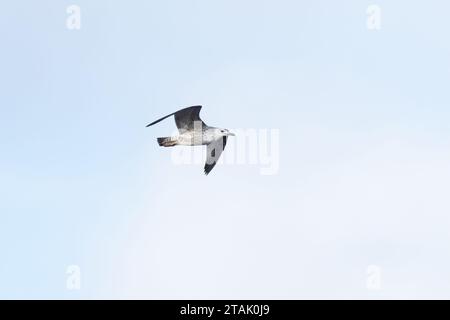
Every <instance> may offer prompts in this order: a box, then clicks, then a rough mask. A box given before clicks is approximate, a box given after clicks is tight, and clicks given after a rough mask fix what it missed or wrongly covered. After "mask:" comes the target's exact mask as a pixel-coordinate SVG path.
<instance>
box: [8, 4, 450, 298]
mask: <svg viewBox="0 0 450 320" xmlns="http://www.w3.org/2000/svg"><path fill="white" fill-rule="evenodd" d="M373 3H374V2H372V1H361V0H359V1H356V0H347V1H331V0H328V1H283V0H282V1H261V0H258V1H253V0H252V1H245V2H243V1H234V0H232V1H230V0H228V1H206V0H205V1H158V2H157V1H133V2H126V1H86V0H84V1H81V0H80V1H56V0H53V1H50V0H46V1H21V0H17V1H10V2H8V3H4V4H2V10H1V12H0V39H1V40H2V49H1V51H0V67H1V69H0V70H1V72H0V85H1V88H2V93H1V94H0V106H1V108H0V122H1V126H0V145H1V147H2V148H1V149H2V151H1V157H0V173H1V179H0V195H1V198H0V199H1V201H0V214H1V223H0V252H1V263H0V297H1V298H355V297H356V298H413V297H423V298H431V297H437V298H444V297H445V298H450V271H449V270H450V257H449V254H450V250H449V244H450V235H449V232H448V230H449V228H450V217H449V213H450V202H449V200H448V190H449V187H450V185H449V181H450V180H449V178H450V165H449V163H450V162H449V161H450V149H449V146H450V128H449V116H450V111H449V110H450V109H449V106H450V93H449V90H448V84H449V83H450V59H449V57H450V41H449V40H448V39H449V38H448V30H450V22H449V19H448V12H449V9H450V5H449V4H448V3H446V2H445V1H437V0H435V1H426V2H423V1H405V0H401V1H395V2H393V1H378V2H375V3H376V4H378V5H380V7H381V9H382V22H381V30H380V31H369V30H368V29H367V28H366V8H367V6H368V5H370V4H373ZM71 4H76V5H79V6H80V8H81V30H79V31H70V30H68V29H67V28H66V17H67V13H66V8H67V6H69V5H71ZM194 104H202V105H203V106H204V109H203V111H202V117H203V118H204V119H205V121H206V122H207V123H208V124H211V125H215V126H222V127H227V128H230V129H232V128H255V129H264V128H266V129H278V130H279V132H280V153H279V156H280V170H279V173H278V174H277V175H273V176H262V175H260V171H259V168H258V167H257V166H254V165H253V166H252V165H244V166H233V165H224V166H217V167H216V168H215V169H214V171H213V172H212V173H211V175H210V176H208V177H205V176H204V175H203V174H202V172H203V170H202V166H201V165H189V166H174V164H173V163H172V162H171V157H170V156H171V153H170V150H168V149H161V148H160V147H158V145H157V143H156V137H158V136H166V135H168V134H170V133H172V132H173V130H174V128H175V126H174V124H173V121H171V120H169V121H166V122H163V123H161V124H159V125H158V126H157V127H152V128H145V125H146V124H147V123H149V122H151V121H153V120H155V119H157V118H159V117H161V116H163V115H165V114H168V113H171V112H173V111H175V110H177V109H178V108H179V107H182V106H189V105H194ZM72 264H75V265H79V266H80V268H81V275H82V278H81V279H82V288H81V290H79V291H69V290H67V289H66V274H65V271H66V267H67V266H68V265H72ZM369 265H378V266H380V268H381V270H382V278H381V279H382V281H381V285H382V287H381V289H380V290H378V291H370V290H368V289H367V288H366V277H367V274H366V269H367V267H368V266H369Z"/></svg>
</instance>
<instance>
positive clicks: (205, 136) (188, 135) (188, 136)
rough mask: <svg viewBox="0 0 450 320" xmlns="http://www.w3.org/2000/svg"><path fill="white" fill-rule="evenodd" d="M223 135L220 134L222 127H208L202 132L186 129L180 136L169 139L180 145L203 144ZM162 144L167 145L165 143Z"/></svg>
mask: <svg viewBox="0 0 450 320" xmlns="http://www.w3.org/2000/svg"><path fill="white" fill-rule="evenodd" d="M222 136H223V135H221V134H220V129H217V128H213V127H206V128H204V129H202V131H200V132H198V131H186V132H184V133H182V134H179V135H178V136H175V137H170V139H168V140H167V141H171V142H173V143H175V145H178V146H201V145H208V144H210V143H211V142H213V141H215V140H217V139H220V138H221V137H222ZM162 146H163V147H166V146H164V145H162ZM170 147H171V146H170Z"/></svg>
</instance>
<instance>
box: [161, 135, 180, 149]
mask: <svg viewBox="0 0 450 320" xmlns="http://www.w3.org/2000/svg"><path fill="white" fill-rule="evenodd" d="M157 140H158V144H159V145H160V146H161V147H173V146H176V145H177V144H178V140H177V138H176V137H163V138H157Z"/></svg>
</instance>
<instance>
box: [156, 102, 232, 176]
mask: <svg viewBox="0 0 450 320" xmlns="http://www.w3.org/2000/svg"><path fill="white" fill-rule="evenodd" d="M201 108H202V106H192V107H188V108H184V109H181V110H178V111H177V112H174V113H171V114H169V115H167V116H165V117H162V118H161V119H158V120H156V121H154V122H152V123H150V124H149V125H147V127H150V126H152V125H154V124H157V123H158V122H160V121H162V120H164V119H166V118H168V117H170V116H175V124H176V125H177V128H178V131H179V133H180V134H179V135H178V136H175V137H163V138H157V141H158V144H159V145H160V146H161V147H173V146H177V145H180V146H201V145H206V146H207V148H206V163H205V174H206V175H208V174H209V173H210V172H211V170H212V169H213V168H214V166H215V165H216V163H217V161H218V160H219V157H220V155H221V154H222V151H223V150H224V149H225V146H226V144H227V139H228V136H234V133H231V132H230V131H229V130H227V129H221V128H215V127H209V126H207V125H206V124H205V123H204V122H203V121H202V119H200V109H201Z"/></svg>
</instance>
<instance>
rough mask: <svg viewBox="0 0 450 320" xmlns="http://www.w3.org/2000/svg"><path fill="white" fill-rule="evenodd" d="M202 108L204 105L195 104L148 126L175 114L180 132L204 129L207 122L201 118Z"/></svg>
mask: <svg viewBox="0 0 450 320" xmlns="http://www.w3.org/2000/svg"><path fill="white" fill-rule="evenodd" d="M201 108H202V106H193V107H188V108H184V109H181V110H178V111H177V112H174V113H171V114H169V115H167V116H165V117H162V118H161V119H158V120H156V121H154V122H152V123H150V124H149V125H147V127H150V126H152V125H154V124H157V123H158V122H160V121H163V120H164V119H166V118H168V117H170V116H173V115H174V116H175V124H176V125H177V128H178V131H180V133H183V132H185V131H190V130H194V129H197V128H198V129H200V130H202V129H203V128H204V127H205V126H206V124H205V123H204V122H203V121H202V119H200V109H201ZM197 126H198V127H197Z"/></svg>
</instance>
